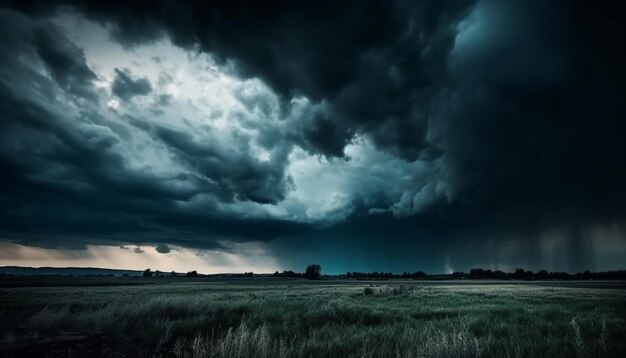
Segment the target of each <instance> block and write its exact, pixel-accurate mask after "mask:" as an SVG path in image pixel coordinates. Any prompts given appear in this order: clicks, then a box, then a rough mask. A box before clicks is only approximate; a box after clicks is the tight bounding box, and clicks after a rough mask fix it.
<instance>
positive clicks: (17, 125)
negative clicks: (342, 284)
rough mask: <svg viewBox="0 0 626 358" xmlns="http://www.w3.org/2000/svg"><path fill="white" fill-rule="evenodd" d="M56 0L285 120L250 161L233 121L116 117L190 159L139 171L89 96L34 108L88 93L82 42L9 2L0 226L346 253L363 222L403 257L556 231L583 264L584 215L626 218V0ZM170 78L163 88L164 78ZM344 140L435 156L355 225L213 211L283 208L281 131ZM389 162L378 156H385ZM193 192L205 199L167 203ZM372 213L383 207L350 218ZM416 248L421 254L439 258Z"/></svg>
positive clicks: (286, 136)
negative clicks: (318, 225)
mask: <svg viewBox="0 0 626 358" xmlns="http://www.w3.org/2000/svg"><path fill="white" fill-rule="evenodd" d="M62 3H63V4H70V5H72V6H73V7H74V8H75V9H76V11H78V12H79V13H80V14H81V16H86V17H88V18H90V19H93V20H96V21H98V22H100V23H101V24H104V25H105V26H106V27H107V28H108V29H110V30H111V34H112V36H113V37H114V38H115V39H116V40H117V41H119V42H120V43H122V44H124V45H125V46H127V47H129V48H131V47H133V46H138V45H141V44H146V43H151V42H154V41H156V40H158V39H160V38H162V37H164V36H168V37H169V38H171V40H172V41H173V43H175V44H176V45H178V46H180V47H182V48H185V49H189V50H194V51H198V50H199V51H205V52H208V53H210V54H212V55H213V56H215V57H216V58H217V59H218V61H219V63H220V64H224V63H226V61H230V62H229V63H231V62H232V63H234V64H235V66H234V67H233V68H235V70H236V73H237V75H238V76H240V77H242V78H252V77H254V78H258V79H260V80H261V81H262V82H263V83H265V84H267V85H268V86H269V87H270V88H271V89H272V90H273V91H275V92H276V93H277V94H278V95H279V97H280V108H279V111H280V112H281V113H280V114H281V116H282V117H284V123H285V126H284V127H285V128H284V129H283V130H282V131H280V132H278V131H269V130H264V128H263V127H262V124H260V125H257V124H254V125H256V126H257V127H254V129H255V130H259V133H260V134H259V143H260V144H261V146H263V147H264V149H268V150H269V152H270V157H271V158H270V159H271V160H269V161H262V160H257V159H256V158H254V157H252V156H250V155H249V153H250V152H252V151H253V148H252V146H251V145H250V144H249V142H250V140H249V137H248V136H247V135H246V134H245V133H244V132H243V131H242V132H241V133H239V134H238V135H239V137H237V138H236V139H235V140H233V144H232V146H230V147H229V148H225V145H224V144H223V143H219V142H218V141H212V140H207V139H206V138H204V137H200V136H199V135H198V133H190V132H186V131H183V130H181V129H174V128H170V127H165V126H162V125H156V124H151V123H148V122H147V121H145V120H143V119H137V120H133V119H132V118H124V119H126V120H127V122H128V123H129V124H131V125H132V126H134V128H138V129H140V130H141V133H142V135H146V136H148V137H149V138H150V140H151V141H154V142H155V143H159V145H162V146H164V147H165V148H166V149H167V151H168V153H170V154H171V155H172V157H173V158H175V159H176V162H177V163H182V164H183V165H184V167H185V168H187V169H188V170H181V172H180V173H179V174H177V175H173V176H172V177H168V178H166V179H164V178H157V179H155V178H154V177H153V176H150V175H147V174H145V173H144V172H141V171H139V170H134V169H133V168H132V167H130V166H128V165H127V162H126V161H125V157H124V155H123V154H120V152H119V151H116V150H112V148H115V146H116V145H117V144H118V143H119V142H120V141H121V139H123V138H125V137H124V136H131V135H129V134H127V133H126V134H125V132H124V131H125V130H127V129H124V124H118V125H117V127H115V126H114V125H111V124H107V125H106V128H109V129H108V130H104V129H103V128H102V126H100V127H98V124H100V123H101V121H102V119H98V116H97V115H96V114H94V113H95V112H90V111H89V110H88V109H84V110H83V111H82V112H81V113H80V114H79V115H77V116H76V118H74V119H76V123H74V122H70V121H69V120H68V119H66V118H64V117H62V116H60V115H59V113H57V112H55V111H54V110H52V109H51V108H52V107H53V106H52V105H50V104H49V103H50V102H49V101H46V102H45V103H42V102H44V100H43V99H45V98H48V99H51V98H54V96H55V94H56V92H55V91H56V87H57V86H58V87H60V88H61V89H62V90H63V91H65V92H66V93H69V94H71V95H73V96H78V97H83V98H95V96H96V95H94V94H93V93H95V92H94V90H93V88H92V82H93V81H94V79H95V75H94V73H93V72H92V71H91V70H90V69H89V67H88V66H87V64H86V61H85V56H84V54H83V53H82V50H80V49H79V48H78V47H77V46H75V45H74V44H72V43H71V41H70V40H69V39H68V38H67V36H65V35H63V34H61V33H60V32H59V31H58V30H57V29H55V28H54V27H53V26H52V25H49V24H47V23H45V22H44V20H45V18H46V17H48V16H50V14H53V13H54V11H55V9H56V4H55V3H52V2H28V1H20V2H9V4H10V6H11V7H13V8H14V9H17V10H19V11H20V12H21V13H19V14H18V13H17V12H14V11H10V10H6V11H4V13H3V14H4V17H3V18H4V19H5V20H6V21H3V22H0V23H2V24H4V25H0V28H3V30H6V31H3V32H2V33H3V34H6V35H5V37H6V39H5V41H4V43H3V44H0V51H2V52H1V53H0V54H1V58H2V60H1V62H0V63H1V64H2V65H3V66H2V67H3V68H2V69H0V71H1V72H0V73H2V86H0V111H1V112H2V113H3V118H2V119H1V120H0V125H2V129H3V133H4V134H3V135H2V137H3V139H6V140H5V141H3V144H2V146H1V148H0V149H1V152H0V160H1V162H0V164H2V167H3V168H5V169H6V170H3V171H2V174H1V175H2V177H1V178H2V182H3V184H2V185H3V187H2V193H1V195H0V199H1V200H2V205H3V208H2V211H3V215H2V219H0V225H1V227H2V228H3V230H4V231H5V232H6V233H7V234H9V235H10V234H11V233H13V234H14V236H15V237H18V236H19V237H24V236H26V234H29V235H30V234H36V235H33V237H43V236H44V235H43V234H44V233H46V234H50V233H57V234H58V235H62V234H63V235H66V236H72V235H67V234H68V233H71V234H81V235H82V234H87V235H86V236H87V237H90V238H91V239H92V240H99V239H101V240H110V241H116V240H119V242H120V243H122V242H128V241H127V238H128V237H131V236H133V235H134V234H138V236H139V239H137V240H136V241H133V242H138V243H143V242H144V240H145V239H143V238H146V237H150V238H151V240H153V241H154V243H159V242H162V243H164V244H167V243H169V244H176V245H181V246H194V247H198V246H202V247H219V245H220V244H219V240H220V238H222V237H228V238H231V239H233V240H237V239H238V240H248V239H250V238H257V239H262V240H269V239H276V238H277V237H282V239H281V240H283V241H281V242H283V245H285V247H287V246H289V245H293V246H294V247H298V245H299V243H300V241H299V238H302V237H306V238H310V241H315V240H316V238H320V237H322V236H323V237H333V238H336V241H335V242H336V243H337V245H339V246H341V245H344V244H345V245H344V247H342V248H340V250H343V252H350V248H349V247H348V246H349V245H348V244H347V243H346V241H345V239H342V238H344V237H350V238H352V237H354V236H362V237H364V238H366V239H364V240H363V243H362V244H363V245H365V246H366V247H367V246H368V245H369V246H371V250H369V251H368V252H376V253H378V252H379V251H380V245H378V244H377V243H380V242H382V241H385V240H383V239H381V237H383V238H385V237H387V236H392V237H394V238H395V239H394V240H395V241H394V240H390V241H389V242H394V244H395V245H398V246H402V245H405V246H406V248H407V250H403V251H405V252H410V251H411V250H409V249H418V248H423V249H424V250H425V251H424V252H429V251H428V249H429V248H432V250H434V251H432V252H435V251H437V250H439V251H437V252H442V253H443V252H447V251H450V247H451V244H450V243H455V244H458V245H461V243H464V242H465V243H468V244H467V247H470V248H471V247H472V246H473V247H474V248H475V249H474V250H479V251H480V250H483V251H484V248H485V247H487V246H484V245H483V244H484V243H485V242H490V241H489V240H492V239H493V240H495V241H498V240H501V241H502V242H503V241H505V239H506V238H515V240H518V241H519V242H521V243H523V244H522V245H521V246H520V250H519V251H520V252H524V255H525V257H526V258H528V260H529V261H533V260H535V261H533V262H539V261H540V259H539V257H540V255H539V254H537V253H536V252H534V251H533V250H534V249H533V248H536V247H537V245H536V244H537V242H538V240H539V238H540V237H541V236H542V235H543V234H544V233H545V232H547V231H549V230H559V231H560V232H563V233H564V234H563V235H564V236H566V237H567V238H568V240H569V242H571V245H570V247H571V249H568V250H569V252H568V253H567V254H566V255H565V256H567V257H569V258H571V260H570V261H571V263H570V264H568V265H570V267H571V268H572V269H578V268H584V267H586V266H589V265H591V263H589V262H585V260H584V259H583V258H582V257H583V254H582V253H581V252H583V251H584V250H586V248H587V246H586V244H585V242H586V241H587V240H589V238H588V237H590V236H589V235H587V234H586V233H587V232H588V227H590V226H592V225H611V224H614V223H619V222H622V221H623V219H624V217H626V189H625V187H624V185H623V183H624V182H626V166H624V161H625V159H626V144H625V143H626V142H625V141H624V140H623V138H626V122H625V121H624V120H623V119H624V118H626V88H624V87H625V84H626V76H625V75H626V73H625V66H624V63H626V61H625V60H626V59H625V56H624V53H625V48H624V46H625V44H626V41H625V39H624V33H626V31H624V30H625V29H624V26H625V25H624V24H625V23H626V21H624V20H625V19H624V14H625V13H626V11H624V10H625V9H624V4H623V2H619V1H607V2H602V3H592V2H588V1H567V2H566V1H551V2H539V1H537V2H534V1H533V2H530V1H510V2H499V1H490V0H482V1H478V2H473V1H453V2H448V1H419V2H416V1H406V2H404V1H386V2H382V1H371V2H370V1H366V2H356V1H355V2H325V1H315V2H313V1H311V2H297V3H296V2H291V1H285V2H283V1H271V2H260V3H256V2H254V3H246V4H241V3H239V2H219V3H213V2H186V3H183V4H176V5H175V4H174V3H173V2H170V1H150V2H140V1H136V2H121V1H107V2H73V1H67V2H62ZM9 27H10V28H12V31H8V30H9ZM12 51H14V52H16V53H19V54H22V55H23V57H24V58H26V59H27V61H29V62H28V63H29V64H32V63H36V62H37V61H41V63H43V64H44V66H45V69H46V70H47V71H48V73H49V75H50V77H51V78H52V80H53V81H54V82H52V81H50V80H48V79H47V78H46V77H45V76H42V75H41V74H39V73H37V71H32V70H30V69H31V68H32V66H30V67H29V66H25V65H23V64H20V63H18V61H16V60H15V58H16V56H15V54H14V53H12ZM154 61H155V62H160V61H161V59H158V60H157V59H154ZM166 77H167V76H162V81H163V82H166V81H171V78H170V79H169V80H168V79H167V78H166ZM20 80H21V81H22V82H20ZM23 81H28V83H29V85H23V83H24V82H23ZM11 83H18V84H20V83H22V85H19V86H18V87H19V88H14V87H13V86H12V85H11ZM30 84H32V85H30ZM112 90H113V93H114V94H115V95H117V96H118V97H120V98H122V99H125V100H128V99H130V98H132V97H133V96H135V95H146V94H149V93H150V92H152V85H151V84H150V82H149V81H148V80H147V79H146V78H138V79H137V78H134V77H132V76H131V74H130V72H129V71H127V70H119V69H118V70H116V78H115V81H114V83H113V87H112ZM155 93H160V92H159V91H156V90H155ZM162 96H163V95H158V96H156V97H155V98H154V101H155V103H156V104H159V105H162V106H165V105H167V104H168V100H169V97H162ZM302 101H306V102H307V103H308V104H307V106H306V107H303V108H305V109H301V108H300V107H299V106H301V105H302ZM242 103H243V104H244V105H245V106H246V108H248V109H249V110H251V111H252V110H255V109H258V110H259V111H260V113H265V114H267V113H272V111H273V110H274V109H273V108H272V107H271V106H269V105H268V104H267V103H265V102H263V100H262V99H259V98H247V99H245V98H243V97H242ZM99 121H100V122H99ZM70 123H71V124H70ZM250 126H251V127H252V126H253V124H250ZM96 131H99V132H96ZM356 136H363V137H366V138H368V139H369V140H371V141H372V142H373V143H374V145H375V146H376V147H377V148H378V149H380V150H382V151H384V152H386V153H390V154H392V155H393V156H395V157H397V158H401V159H402V160H404V161H406V163H414V161H415V160H420V161H423V162H425V163H429V164H430V165H431V166H429V167H428V168H435V169H429V171H428V175H427V176H428V178H427V179H424V178H423V176H418V175H414V176H409V177H410V180H415V188H413V189H412V190H405V191H404V193H403V194H402V197H401V198H399V199H398V200H397V201H396V202H395V203H394V202H388V201H389V200H387V201H385V200H383V199H379V198H378V197H376V195H375V194H371V193H369V194H370V195H371V196H372V197H369V198H359V199H360V200H355V201H354V202H355V203H354V205H355V206H356V207H357V209H356V210H355V214H354V215H353V217H352V218H351V220H347V221H346V222H344V223H342V224H341V225H338V226H335V227H333V228H325V229H323V230H321V231H320V230H314V229H312V228H311V227H310V226H308V225H303V224H297V223H293V222H288V221H281V220H269V219H268V220H261V219H255V220H253V219H249V218H245V219H239V220H236V219H233V217H232V216H227V215H222V214H221V212H220V209H218V208H217V207H218V206H219V205H221V204H232V203H236V202H246V203H255V204H263V205H276V204H278V203H281V202H282V201H284V200H285V198H286V197H287V194H288V193H289V191H290V190H292V189H293V181H292V179H291V176H290V175H289V173H287V170H286V168H287V166H288V162H289V154H290V153H291V149H292V147H293V145H297V146H299V147H301V148H302V149H304V150H305V151H306V152H308V153H309V154H312V155H317V154H319V155H322V156H326V157H328V158H333V157H343V156H344V155H345V154H344V150H345V148H346V146H347V145H348V144H349V143H351V142H352V141H353V140H354V139H355V137H356ZM209 137H210V136H209ZM12 138H13V139H12ZM83 138H91V139H92V140H84V139H83ZM386 164H387V163H379V164H378V165H379V166H380V167H381V168H382V169H381V170H385V168H388V167H387V166H386ZM50 168H57V169H58V170H50ZM368 179H369V178H368ZM418 179H419V180H418ZM366 182H367V180H365V179H363V180H360V181H359V180H355V181H354V182H353V183H351V185H352V186H353V187H355V188H357V189H359V188H360V187H365V186H366V185H367V184H366ZM388 185H389V186H392V185H393V183H389V184H388ZM9 188H10V189H9ZM355 192H359V191H358V190H355ZM442 193H443V194H442ZM202 195H209V196H215V197H216V198H218V200H217V202H212V203H211V204H205V205H199V206H198V208H196V207H181V206H180V205H179V203H181V202H184V203H190V202H191V203H192V202H194V200H198V197H202ZM364 195H368V194H364ZM424 196H429V199H428V200H424V198H423V197H424ZM431 197H432V198H435V199H437V200H434V199H432V198H431ZM120 203H123V205H122V204H120ZM373 203H374V204H373ZM381 203H386V204H387V206H388V208H389V209H387V208H382V209H381V207H380V205H381ZM416 203H417V204H420V203H422V204H423V203H425V204H424V205H416ZM372 207H375V208H376V209H374V210H373V211H370V209H372ZM8 208H11V209H8ZM59 209H61V210H59ZM387 211H392V212H393V213H394V214H396V215H395V217H394V216H393V215H391V214H388V213H386V212H387ZM61 212H62V213H63V217H61V214H60V213H61ZM207 212H210V214H207ZM367 212H376V213H381V212H383V213H384V214H380V215H369V216H363V217H358V215H364V214H363V213H367ZM119 213H123V215H118V214H119ZM408 214H412V215H413V216H411V217H407V216H408ZM364 218H366V219H367V220H371V221H372V222H375V223H376V224H372V225H368V224H367V222H366V219H364ZM389 228H391V229H389ZM389 231H391V233H389ZM159 232H160V233H161V234H160V235H161V236H159V234H158V233H159ZM15 233H18V234H19V235H17V234H15ZM155 234H156V235H155ZM38 235H39V236H38ZM298 235H303V236H298ZM171 237H176V239H175V240H176V242H171V241H169V240H172V239H171ZM199 237H202V238H204V239H202V240H197V239H198V238H199ZM416 237H417V238H416ZM64 240H66V241H67V242H70V243H73V241H72V239H69V238H65V239H64ZM125 240H126V241H125ZM381 240H382V241H381ZM464 240H465V241H464ZM44 241H45V240H44V239H41V240H39V241H37V240H36V239H33V240H31V241H30V242H39V243H40V244H42V245H43V244H44ZM199 241H202V242H201V243H199ZM320 241H323V242H327V241H325V240H320ZM116 242H117V241H116ZM307 242H309V241H308V239H307ZM385 242H386V241H385ZM79 243H80V240H76V244H77V245H78V244H79ZM477 247H478V248H479V249H476V248H477ZM157 249H158V246H157ZM326 249H327V250H330V249H329V248H326ZM335 249H337V248H335ZM363 251H367V249H363ZM389 251H390V252H391V251H392V248H389ZM469 251H471V250H469ZM407 255H408V254H407ZM426 256H427V255H426V254H424V255H422V256H420V257H422V258H423V259H424V260H426V261H428V262H430V261H433V263H432V265H435V263H434V260H435V259H429V258H427V257H426ZM389 257H393V255H392V254H391V253H389ZM406 259H407V260H409V259H410V258H406ZM481 259H482V258H481ZM429 260H430V261H429Z"/></svg>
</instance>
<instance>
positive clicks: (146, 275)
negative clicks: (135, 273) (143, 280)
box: [143, 269, 152, 277]
mask: <svg viewBox="0 0 626 358" xmlns="http://www.w3.org/2000/svg"><path fill="white" fill-rule="evenodd" d="M143 277H152V271H150V269H146V270H145V271H144V272H143Z"/></svg>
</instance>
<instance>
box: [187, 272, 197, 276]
mask: <svg viewBox="0 0 626 358" xmlns="http://www.w3.org/2000/svg"><path fill="white" fill-rule="evenodd" d="M187 277H198V272H197V271H195V270H194V271H189V272H187Z"/></svg>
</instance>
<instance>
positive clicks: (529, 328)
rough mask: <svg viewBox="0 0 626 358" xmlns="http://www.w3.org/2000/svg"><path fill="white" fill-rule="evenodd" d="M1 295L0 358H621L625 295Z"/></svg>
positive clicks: (492, 286)
mask: <svg viewBox="0 0 626 358" xmlns="http://www.w3.org/2000/svg"><path fill="white" fill-rule="evenodd" d="M41 286H48V287H41ZM0 287H1V288H0V339H1V340H0V356H2V357H5V356H6V357H24V356H50V357H82V356H90V357H105V356H106V357H110V356H113V357H116V356H118V357H122V356H125V357H128V356H143V357H475V356H477V357H478V356H481V357H504V356H510V357H527V356H539V357H592V356H598V357H607V356H613V357H626V339H625V337H626V289H625V288H626V284H624V283H623V282H598V281H592V282H589V281H585V282H572V281H568V282H512V281H460V282H453V281H437V282H429V281H382V282H375V281H356V280H354V281H348V280H337V281H324V280H321V281H305V280H290V279H226V280H219V279H185V278H178V279H158V278H154V279H142V278H103V279H97V278H1V279H0Z"/></svg>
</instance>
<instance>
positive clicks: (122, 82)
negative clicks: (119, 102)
mask: <svg viewBox="0 0 626 358" xmlns="http://www.w3.org/2000/svg"><path fill="white" fill-rule="evenodd" d="M131 76H132V75H131V73H130V70H129V69H127V68H123V69H121V70H120V69H119V68H116V69H115V79H114V80H113V84H112V85H111V92H113V94H114V95H116V96H118V97H119V98H121V99H123V100H126V101H128V100H130V99H131V98H133V97H135V96H145V95H147V94H149V93H150V92H152V85H150V81H149V80H148V79H147V78H137V79H133V78H132V77H131Z"/></svg>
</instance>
